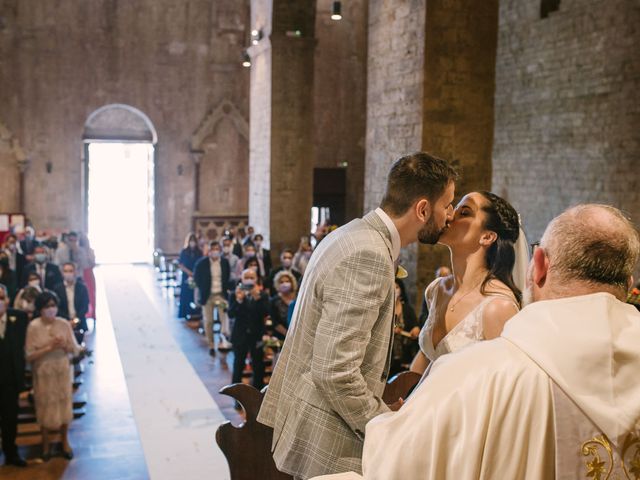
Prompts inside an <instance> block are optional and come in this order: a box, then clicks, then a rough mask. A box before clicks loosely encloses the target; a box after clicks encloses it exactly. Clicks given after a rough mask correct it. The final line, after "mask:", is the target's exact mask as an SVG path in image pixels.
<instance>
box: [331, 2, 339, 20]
mask: <svg viewBox="0 0 640 480" xmlns="http://www.w3.org/2000/svg"><path fill="white" fill-rule="evenodd" d="M331 20H342V2H333V7H332V8H331Z"/></svg>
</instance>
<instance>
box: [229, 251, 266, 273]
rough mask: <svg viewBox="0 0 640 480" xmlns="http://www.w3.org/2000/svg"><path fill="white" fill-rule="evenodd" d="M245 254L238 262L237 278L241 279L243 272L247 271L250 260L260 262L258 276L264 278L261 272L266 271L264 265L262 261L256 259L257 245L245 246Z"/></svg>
mask: <svg viewBox="0 0 640 480" xmlns="http://www.w3.org/2000/svg"><path fill="white" fill-rule="evenodd" d="M243 252H244V253H243V256H242V258H241V259H240V261H239V262H238V265H237V266H236V277H237V278H240V277H241V275H242V272H243V271H245V270H246V269H247V262H248V261H249V260H250V259H255V260H256V261H257V262H258V274H259V275H260V276H262V273H261V272H263V271H264V265H263V264H262V261H261V260H260V259H259V258H257V257H256V247H255V245H253V244H252V243H249V244H247V245H245V246H244V250H243Z"/></svg>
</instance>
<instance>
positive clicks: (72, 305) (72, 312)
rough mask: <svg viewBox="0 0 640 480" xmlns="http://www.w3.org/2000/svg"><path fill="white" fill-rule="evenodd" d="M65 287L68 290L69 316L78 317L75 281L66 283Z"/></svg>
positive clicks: (71, 317)
mask: <svg viewBox="0 0 640 480" xmlns="http://www.w3.org/2000/svg"><path fill="white" fill-rule="evenodd" d="M64 288H65V290H66V291H67V307H68V309H69V318H70V319H74V318H76V284H75V282H74V283H72V284H71V285H69V284H68V283H67V282H65V283H64Z"/></svg>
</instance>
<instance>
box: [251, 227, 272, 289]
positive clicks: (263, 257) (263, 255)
mask: <svg viewBox="0 0 640 480" xmlns="http://www.w3.org/2000/svg"><path fill="white" fill-rule="evenodd" d="M263 243H264V237H263V236H262V234H260V233H257V234H256V235H255V236H254V237H253V246H254V247H255V249H256V258H257V259H258V263H259V264H260V276H261V277H262V278H269V275H270V274H271V251H270V250H267V249H266V248H263Z"/></svg>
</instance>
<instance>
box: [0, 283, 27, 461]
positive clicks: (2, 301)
mask: <svg viewBox="0 0 640 480" xmlns="http://www.w3.org/2000/svg"><path fill="white" fill-rule="evenodd" d="M28 322H29V320H28V319H27V315H26V314H25V313H24V312H21V311H19V310H13V309H11V308H9V295H8V294H7V290H6V288H5V287H4V285H0V430H2V452H3V453H4V463H5V464H6V465H15V466H17V467H25V466H26V465H27V464H26V462H25V461H24V460H23V459H22V458H20V455H19V454H18V447H16V435H17V432H18V395H19V394H20V392H21V391H22V390H23V389H24V363H25V362H24V342H25V336H26V333H27V325H28Z"/></svg>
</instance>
